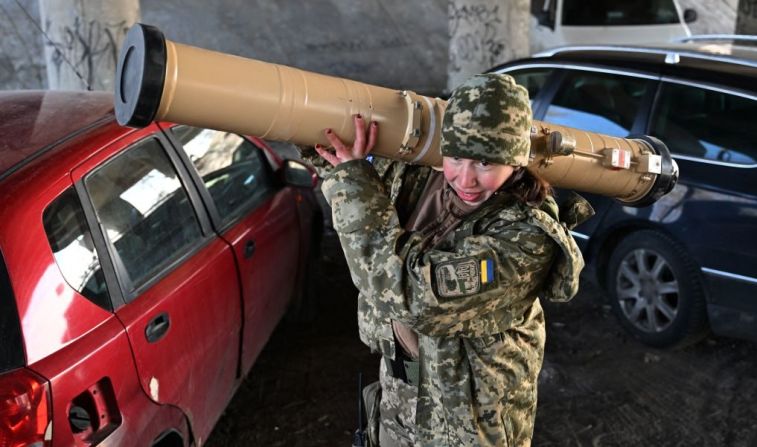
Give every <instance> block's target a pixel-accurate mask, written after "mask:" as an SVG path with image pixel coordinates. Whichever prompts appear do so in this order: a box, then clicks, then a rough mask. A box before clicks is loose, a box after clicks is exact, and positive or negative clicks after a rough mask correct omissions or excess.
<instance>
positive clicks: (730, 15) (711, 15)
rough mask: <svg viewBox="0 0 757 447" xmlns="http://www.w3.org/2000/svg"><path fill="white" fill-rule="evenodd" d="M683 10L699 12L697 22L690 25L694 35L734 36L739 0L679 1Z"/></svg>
mask: <svg viewBox="0 0 757 447" xmlns="http://www.w3.org/2000/svg"><path fill="white" fill-rule="evenodd" d="M678 3H679V4H680V5H681V7H682V8H693V9H695V10H696V11H697V15H698V18H697V21H696V22H693V23H689V29H690V30H691V33H692V34H733V32H734V30H735V29H736V11H737V9H738V6H739V0H678Z"/></svg>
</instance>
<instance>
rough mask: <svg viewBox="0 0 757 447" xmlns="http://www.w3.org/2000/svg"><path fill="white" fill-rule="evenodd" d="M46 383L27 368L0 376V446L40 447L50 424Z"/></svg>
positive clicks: (48, 395) (45, 444)
mask: <svg viewBox="0 0 757 447" xmlns="http://www.w3.org/2000/svg"><path fill="white" fill-rule="evenodd" d="M50 410H51V409H50V391H49V388H48V384H47V381H45V380H44V379H42V378H41V377H39V376H37V375H36V374H34V373H33V372H31V371H29V370H27V369H18V370H14V371H11V372H9V373H6V374H0V447H22V446H32V447H43V446H48V445H50V442H49V441H47V442H46V441H45V430H47V426H48V424H50Z"/></svg>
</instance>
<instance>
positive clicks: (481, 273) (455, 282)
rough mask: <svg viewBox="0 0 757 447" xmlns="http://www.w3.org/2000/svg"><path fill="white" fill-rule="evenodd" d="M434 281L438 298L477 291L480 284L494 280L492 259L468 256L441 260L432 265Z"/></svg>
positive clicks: (471, 293)
mask: <svg viewBox="0 0 757 447" xmlns="http://www.w3.org/2000/svg"><path fill="white" fill-rule="evenodd" d="M434 282H435V289H436V294H437V296H439V297H440V298H454V297H460V296H467V295H473V294H475V293H479V292H480V291H481V289H482V286H485V285H487V284H489V283H492V282H494V261H493V260H492V259H484V260H479V259H477V258H474V257H468V258H460V259H453V260H450V261H445V262H441V263H439V264H437V265H435V266H434Z"/></svg>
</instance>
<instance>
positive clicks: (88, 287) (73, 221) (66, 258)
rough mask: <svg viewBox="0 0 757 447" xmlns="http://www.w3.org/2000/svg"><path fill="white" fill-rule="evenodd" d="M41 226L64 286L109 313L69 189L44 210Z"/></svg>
mask: <svg viewBox="0 0 757 447" xmlns="http://www.w3.org/2000/svg"><path fill="white" fill-rule="evenodd" d="M42 222H43V224H44V227H45V232H46V233H47V241H48V243H49V244H50V248H51V249H52V250H53V254H54V255H55V262H56V263H57V264H58V268H59V269H60V271H61V273H62V274H63V277H64V278H65V279H66V282H67V283H68V284H69V285H70V286H71V287H73V288H74V290H76V291H77V292H79V293H81V294H82V295H83V296H85V297H87V298H88V299H90V300H91V301H92V302H94V303H95V304H97V305H98V306H101V307H103V308H106V309H111V308H112V306H111V305H110V298H109V296H108V288H107V286H106V284H105V275H103V271H102V268H100V258H99V257H98V256H97V251H96V250H95V246H94V243H93V242H92V233H91V232H90V231H89V226H87V221H86V220H85V217H84V210H83V209H82V207H81V204H80V203H79V198H78V196H77V195H76V192H75V191H74V189H73V188H70V189H68V190H66V192H64V193H63V194H61V195H60V197H58V198H57V199H55V201H54V202H53V203H51V204H50V205H49V206H48V207H47V208H46V209H45V212H44V213H43V215H42Z"/></svg>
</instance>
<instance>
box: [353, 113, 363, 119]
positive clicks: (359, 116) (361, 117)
mask: <svg viewBox="0 0 757 447" xmlns="http://www.w3.org/2000/svg"><path fill="white" fill-rule="evenodd" d="M355 116H357V117H358V118H360V119H363V116H362V115H361V114H359V113H358V114H357V115H355Z"/></svg>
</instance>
